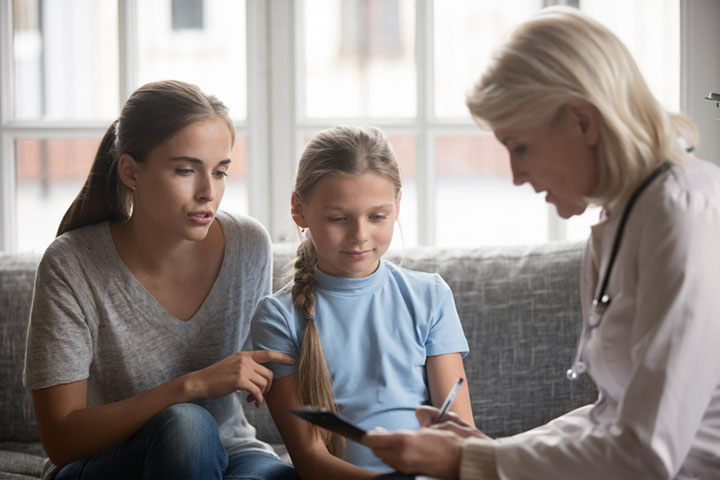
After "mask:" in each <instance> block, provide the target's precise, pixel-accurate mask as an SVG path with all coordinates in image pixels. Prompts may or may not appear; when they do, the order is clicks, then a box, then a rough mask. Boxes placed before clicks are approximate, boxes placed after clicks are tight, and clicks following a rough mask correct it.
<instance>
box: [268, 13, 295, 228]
mask: <svg viewBox="0 0 720 480" xmlns="http://www.w3.org/2000/svg"><path fill="white" fill-rule="evenodd" d="M268 4H269V8H270V10H269V15H270V23H269V25H270V28H269V32H268V33H269V43H270V97H269V109H268V110H269V112H270V128H269V131H270V137H269V138H270V142H269V147H268V148H269V156H268V158H269V169H270V179H271V183H270V219H269V222H268V223H267V224H266V226H267V227H268V229H269V230H270V236H271V238H272V239H273V241H279V242H283V241H288V240H290V238H292V237H291V235H290V232H291V230H290V228H289V227H290V225H289V222H288V218H289V217H288V210H289V205H290V191H291V190H292V178H293V174H294V169H295V161H294V159H295V156H296V151H295V150H296V149H295V142H294V141H293V139H294V138H295V133H296V132H295V124H296V118H297V115H296V80H297V78H296V74H295V61H296V58H295V40H296V25H297V22H296V18H295V16H296V14H297V12H299V11H301V7H300V6H299V5H298V4H297V3H296V2H295V0H274V1H272V2H268Z"/></svg>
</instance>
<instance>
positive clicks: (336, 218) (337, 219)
mask: <svg viewBox="0 0 720 480" xmlns="http://www.w3.org/2000/svg"><path fill="white" fill-rule="evenodd" d="M343 220H345V217H328V221H329V222H333V223H338V222H342V221H343Z"/></svg>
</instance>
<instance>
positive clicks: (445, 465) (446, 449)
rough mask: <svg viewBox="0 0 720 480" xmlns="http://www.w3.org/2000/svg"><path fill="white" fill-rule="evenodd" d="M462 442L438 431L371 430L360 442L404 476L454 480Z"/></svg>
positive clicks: (459, 437)
mask: <svg viewBox="0 0 720 480" xmlns="http://www.w3.org/2000/svg"><path fill="white" fill-rule="evenodd" d="M464 442H465V439H464V438H463V437H461V436H459V435H455V433H453V432H451V431H447V430H442V429H438V428H421V429H420V430H416V431H407V430H406V431H397V432H387V431H384V430H381V429H375V430H372V431H370V432H368V433H367V434H365V436H364V437H363V439H362V443H363V445H365V446H366V447H369V448H370V449H372V451H373V453H374V454H375V455H376V456H377V457H379V458H380V459H381V460H382V461H383V462H385V463H387V464H388V465H390V466H391V467H393V468H395V469H397V470H399V471H400V472H402V473H407V474H412V473H415V474H420V473H421V474H425V475H432V476H434V477H441V478H458V472H459V470H460V457H461V456H462V448H463V443H464Z"/></svg>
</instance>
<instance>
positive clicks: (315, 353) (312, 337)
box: [292, 237, 345, 457]
mask: <svg viewBox="0 0 720 480" xmlns="http://www.w3.org/2000/svg"><path fill="white" fill-rule="evenodd" d="M316 262H317V258H316V255H315V246H314V245H313V243H312V240H311V239H310V238H309V237H308V238H306V239H305V240H303V241H302V243H300V246H299V247H298V249H297V256H296V258H295V264H294V276H293V285H292V298H293V303H294V305H295V308H296V309H297V310H298V311H299V312H300V313H301V314H302V315H303V316H304V317H305V319H306V324H305V333H304V335H303V339H302V347H301V348H300V358H299V361H298V382H299V383H298V388H299V390H300V399H301V401H302V403H303V404H304V405H315V406H318V407H321V408H325V409H327V410H329V411H331V412H333V413H337V405H336V404H335V395H334V394H333V388H332V381H331V379H330V371H329V370H328V367H327V363H326V362H325V355H324V354H323V350H322V344H321V343H320V336H319V335H318V331H317V328H316V326H315V263H316ZM311 428H312V429H313V431H314V432H315V434H317V435H319V436H320V438H321V439H322V440H323V443H325V446H326V447H327V449H328V451H329V452H330V453H331V454H333V455H335V456H338V457H339V456H342V454H343V452H344V451H345V441H344V439H343V438H342V437H340V436H338V435H335V434H334V433H331V432H329V431H327V430H325V429H320V428H318V427H316V426H314V425H313V426H312V427H311Z"/></svg>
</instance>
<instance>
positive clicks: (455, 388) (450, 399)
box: [431, 377, 464, 425]
mask: <svg viewBox="0 0 720 480" xmlns="http://www.w3.org/2000/svg"><path fill="white" fill-rule="evenodd" d="M463 381H464V380H463V378H462V377H460V378H458V379H457V382H455V385H453V387H452V388H451V389H450V393H448V394H447V397H445V401H443V403H442V406H441V407H440V413H438V416H437V417H435V420H433V422H432V424H431V425H435V424H436V423H440V420H442V418H443V417H444V416H445V414H446V413H447V411H448V410H450V405H452V403H453V400H455V395H457V393H458V391H459V390H460V386H461V385H462V384H463Z"/></svg>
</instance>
